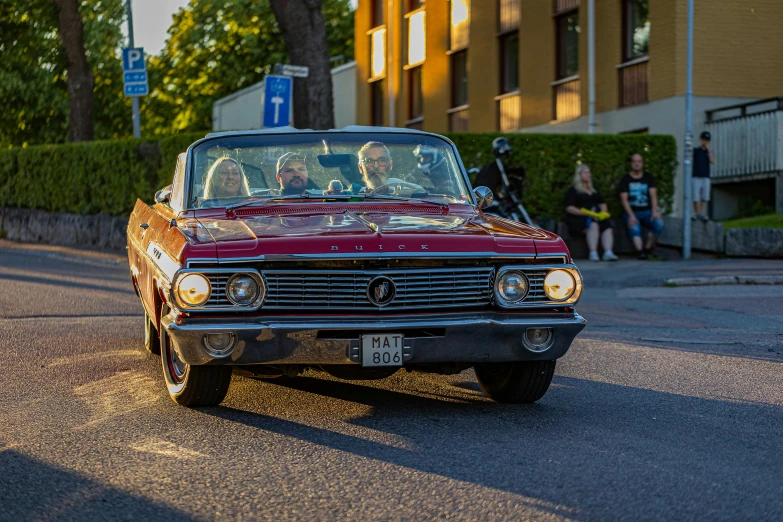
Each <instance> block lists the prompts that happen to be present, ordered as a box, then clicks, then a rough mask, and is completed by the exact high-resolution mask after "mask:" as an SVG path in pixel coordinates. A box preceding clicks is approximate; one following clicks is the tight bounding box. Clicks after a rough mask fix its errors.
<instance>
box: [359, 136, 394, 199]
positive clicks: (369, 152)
mask: <svg viewBox="0 0 783 522" xmlns="http://www.w3.org/2000/svg"><path fill="white" fill-rule="evenodd" d="M391 170H392V160H391V154H390V153H389V149H388V148H386V145H384V144H383V143H381V142H380V141H370V142H368V143H365V144H364V146H362V148H361V149H359V172H361V173H362V178H364V183H365V185H366V190H368V191H370V190H374V189H376V188H378V187H381V186H383V185H386V184H387V183H388V182H389V174H390V173H391Z"/></svg>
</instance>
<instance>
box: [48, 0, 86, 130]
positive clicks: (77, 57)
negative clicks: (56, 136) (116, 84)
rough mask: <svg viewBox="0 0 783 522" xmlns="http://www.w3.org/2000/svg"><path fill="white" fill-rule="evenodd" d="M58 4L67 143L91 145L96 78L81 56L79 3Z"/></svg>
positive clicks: (60, 0) (62, 0) (65, 1)
mask: <svg viewBox="0 0 783 522" xmlns="http://www.w3.org/2000/svg"><path fill="white" fill-rule="evenodd" d="M55 1H56V2H57V9H58V19H59V22H60V24H59V27H60V38H61V39H62V44H63V48H64V49H65V56H66V59H67V63H68V67H67V72H68V102H69V104H70V112H69V118H68V140H69V141H90V140H92V137H93V135H94V131H95V128H94V125H95V123H94V120H93V107H94V103H93V97H92V90H93V87H94V86H95V78H94V77H93V74H92V68H91V67H90V64H89V63H88V62H87V55H86V54H85V52H84V25H83V24H82V16H81V15H80V14H79V1H78V0H55Z"/></svg>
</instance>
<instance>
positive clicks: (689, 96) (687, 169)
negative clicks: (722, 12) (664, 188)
mask: <svg viewBox="0 0 783 522" xmlns="http://www.w3.org/2000/svg"><path fill="white" fill-rule="evenodd" d="M693 1H694V0H688V62H687V66H686V67H687V72H686V87H685V147H684V149H685V150H684V154H685V157H684V158H683V174H684V176H683V184H684V189H685V190H684V191H683V193H684V196H685V197H684V198H683V199H684V203H683V206H684V208H683V211H682V258H683V259H690V258H691V175H692V172H693Z"/></svg>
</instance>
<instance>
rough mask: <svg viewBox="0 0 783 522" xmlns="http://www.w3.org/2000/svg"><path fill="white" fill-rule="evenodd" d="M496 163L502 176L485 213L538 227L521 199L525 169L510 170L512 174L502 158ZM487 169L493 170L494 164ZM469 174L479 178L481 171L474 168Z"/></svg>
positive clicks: (496, 159)
mask: <svg viewBox="0 0 783 522" xmlns="http://www.w3.org/2000/svg"><path fill="white" fill-rule="evenodd" d="M494 163H495V165H496V166H497V170H498V172H499V174H500V176H499V182H500V183H499V185H498V186H497V187H495V188H496V191H497V193H496V194H495V198H494V199H493V201H492V204H491V205H489V206H488V207H487V208H485V209H484V213H485V214H490V215H493V216H498V217H502V218H506V219H510V220H512V221H517V222H520V223H527V224H528V225H531V226H534V227H537V226H538V225H537V224H536V223H535V222H534V221H533V220H532V219H531V217H530V214H528V213H527V210H526V209H525V206H524V205H523V204H522V201H521V200H520V199H519V193H520V189H521V187H522V182H523V181H524V179H525V178H524V172H525V171H524V169H514V170H511V169H509V170H511V172H509V171H507V169H506V166H505V165H504V164H503V160H501V159H500V158H495V161H494ZM485 168H492V164H490V165H488V166H487V167H485ZM468 172H469V174H473V175H475V176H478V174H480V173H481V169H478V168H472V169H470V170H469V171H468ZM474 179H475V178H474ZM498 187H499V188H498Z"/></svg>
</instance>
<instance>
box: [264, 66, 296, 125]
mask: <svg viewBox="0 0 783 522" xmlns="http://www.w3.org/2000/svg"><path fill="white" fill-rule="evenodd" d="M292 94H293V80H292V79H291V77H290V76H275V75H267V76H266V78H265V79H264V127H285V126H287V125H290V124H291V96H292Z"/></svg>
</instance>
